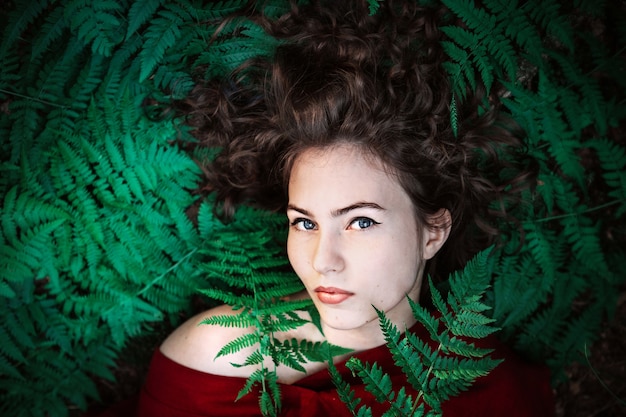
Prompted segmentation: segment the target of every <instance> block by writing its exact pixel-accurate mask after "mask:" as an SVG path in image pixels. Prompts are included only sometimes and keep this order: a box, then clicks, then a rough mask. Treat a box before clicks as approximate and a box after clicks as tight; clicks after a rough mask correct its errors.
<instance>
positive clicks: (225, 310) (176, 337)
mask: <svg viewBox="0 0 626 417" xmlns="http://www.w3.org/2000/svg"><path fill="white" fill-rule="evenodd" d="M235 315H238V312H237V311H235V310H233V309H232V307H230V306H227V305H223V306H219V307H215V308H213V309H211V310H208V311H205V312H203V313H200V314H198V315H196V316H194V317H192V318H190V319H189V320H187V321H186V322H185V323H183V324H182V325H181V326H180V327H178V328H177V329H176V330H175V331H174V332H172V334H170V335H169V336H168V338H167V339H165V341H164V342H163V344H162V345H161V352H162V353H163V354H164V355H165V356H167V357H168V358H170V359H172V360H173V361H175V362H178V363H180V364H181V365H184V366H186V367H188V368H192V369H196V370H198V371H202V372H206V373H210V374H214V375H224V376H236V377H247V376H249V374H250V370H249V369H247V367H246V368H236V367H234V366H232V363H242V362H244V361H245V359H246V357H247V356H248V355H249V354H250V353H251V352H248V350H249V349H243V350H241V351H238V352H236V353H233V354H229V355H224V356H220V357H219V358H218V357H217V354H218V352H219V351H220V350H221V349H222V347H224V346H225V345H226V344H227V343H228V342H230V341H232V340H234V339H236V338H238V337H240V336H243V335H245V334H249V333H252V332H254V328H239V327H224V326H216V325H209V324H202V321H203V320H205V319H207V318H210V317H215V316H235Z"/></svg>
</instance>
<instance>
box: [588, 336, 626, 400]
mask: <svg viewBox="0 0 626 417" xmlns="http://www.w3.org/2000/svg"><path fill="white" fill-rule="evenodd" d="M584 349H585V360H586V361H587V365H589V369H591V372H593V375H594V376H595V377H596V379H597V380H598V382H599V383H600V385H602V387H603V388H604V389H605V390H606V392H608V393H609V394H611V396H612V397H613V398H615V400H617V402H618V403H620V404H622V405H626V401H625V400H623V399H622V398H620V397H618V396H617V394H615V393H614V392H613V390H611V388H609V387H608V386H607V385H606V383H605V382H604V381H603V380H602V378H600V375H598V372H596V369H595V368H594V367H593V365H591V361H590V360H589V351H588V350H587V344H586V343H585V346H584Z"/></svg>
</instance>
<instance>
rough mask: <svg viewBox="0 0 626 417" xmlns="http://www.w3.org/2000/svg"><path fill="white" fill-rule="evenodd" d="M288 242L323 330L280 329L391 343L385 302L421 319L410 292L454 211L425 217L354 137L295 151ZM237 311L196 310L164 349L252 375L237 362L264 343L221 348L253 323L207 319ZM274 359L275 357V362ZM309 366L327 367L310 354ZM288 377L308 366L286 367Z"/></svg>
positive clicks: (362, 346)
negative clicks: (225, 351)
mask: <svg viewBox="0 0 626 417" xmlns="http://www.w3.org/2000/svg"><path fill="white" fill-rule="evenodd" d="M287 217H288V219H289V237H288V243H287V251H288V255H289V260H290V262H291V265H292V266H293V268H294V270H295V272H296V274H297V275H298V276H299V277H300V279H301V280H302V282H303V284H304V286H305V288H306V294H302V295H300V296H302V297H307V296H308V297H311V299H312V300H313V303H314V304H315V306H316V308H317V310H318V311H319V313H320V317H321V323H322V329H323V331H324V334H323V335H322V334H321V333H320V332H319V330H318V329H317V328H316V327H315V326H314V325H312V324H309V325H305V326H302V327H299V328H298V329H296V330H294V331H291V332H288V333H285V334H278V335H276V336H277V337H278V338H279V339H291V338H297V339H307V340H311V341H321V340H327V341H328V342H330V343H332V344H335V345H339V346H343V347H347V348H351V349H354V350H366V349H371V348H374V347H376V346H380V345H382V344H383V343H384V338H383V335H382V332H381V330H380V327H379V322H378V318H377V315H376V312H375V310H374V308H373V307H372V306H375V307H376V308H378V309H379V310H383V311H385V313H386V314H387V317H388V318H389V319H391V320H392V322H393V323H394V324H396V325H397V326H398V327H399V328H400V329H404V328H408V327H411V326H412V325H413V324H414V323H415V319H414V317H413V314H412V312H411V309H410V306H409V303H408V301H407V299H406V297H407V295H408V296H409V297H411V299H413V300H416V301H417V300H418V299H419V292H420V287H421V283H422V274H423V270H424V264H425V262H426V260H427V259H430V258H432V257H433V256H434V255H435V254H436V253H437V251H438V250H439V249H440V248H441V246H442V245H443V243H444V242H445V240H446V239H447V237H448V233H449V219H450V217H449V213H448V212H447V211H442V215H440V216H437V221H441V225H442V226H441V227H425V226H422V225H418V223H417V221H416V218H415V214H414V207H413V203H412V201H411V200H410V198H409V196H408V195H407V194H406V192H405V191H404V190H403V189H402V187H401V186H400V184H399V183H398V181H397V180H396V179H395V177H394V176H393V175H391V174H389V173H388V172H387V170H385V169H384V167H383V166H382V164H381V163H380V162H379V161H377V160H376V159H375V158H372V157H365V156H364V154H363V153H362V151H361V150H359V149H358V148H356V147H355V146H354V145H348V144H345V145H344V144H342V145H335V146H332V147H330V148H325V149H309V150H306V151H304V152H303V153H302V154H301V155H299V156H298V157H297V158H296V160H295V161H294V164H293V168H292V171H291V175H290V179H289V204H288V209H287ZM232 314H237V312H233V310H232V309H231V308H230V307H229V306H221V307H217V308H214V309H212V310H209V311H208V312H205V313H202V314H200V315H197V316H195V317H193V318H192V319H190V320H189V321H187V322H186V323H185V324H183V325H182V326H181V327H179V328H178V329H177V330H176V331H174V333H172V334H171V335H170V336H169V337H168V338H167V339H166V340H165V342H164V343H163V345H162V346H161V351H162V352H163V354H165V355H166V356H168V357H169V358H171V359H172V360H174V361H176V362H178V363H180V364H182V365H185V366H187V367H190V368H193V369H197V370H200V371H203V372H207V373H211V374H216V375H226V376H236V377H247V376H249V375H250V374H251V373H252V372H254V370H255V369H256V368H254V367H252V366H249V367H243V368H235V367H233V366H232V365H231V363H233V362H234V363H242V362H243V361H244V360H245V358H246V357H247V356H248V355H249V354H250V353H251V352H253V351H254V350H255V347H252V348H249V349H244V350H242V351H239V352H236V353H234V354H231V355H228V356H223V357H220V358H217V359H216V358H215V356H216V354H217V352H218V351H219V350H220V349H221V348H222V347H223V346H224V345H225V344H226V343H228V342H229V341H231V340H233V339H234V338H236V337H239V336H241V335H243V334H245V333H249V332H251V331H252V329H241V328H226V327H221V326H212V325H199V323H200V322H201V321H202V320H203V319H205V318H207V317H211V316H216V315H232ZM267 365H268V366H269V365H270V362H268V364H267ZM304 366H305V369H307V372H309V373H310V372H315V371H318V370H320V369H322V368H324V365H323V364H320V363H307V364H304ZM277 373H278V378H279V381H280V382H283V383H293V382H295V381H297V380H298V379H300V378H302V377H304V376H305V375H304V374H302V373H301V372H298V371H295V370H293V369H290V368H287V367H283V366H281V367H279V368H278V369H277Z"/></svg>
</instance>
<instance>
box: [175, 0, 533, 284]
mask: <svg viewBox="0 0 626 417" xmlns="http://www.w3.org/2000/svg"><path fill="white" fill-rule="evenodd" d="M443 16H445V9H443V8H442V7H421V6H418V5H417V4H416V2H413V1H387V2H384V3H382V4H381V9H380V10H379V11H378V12H377V13H376V14H375V15H373V16H371V15H370V13H369V10H368V5H367V2H366V1H365V0H363V1H356V2H343V1H337V0H332V1H322V0H319V1H313V2H312V4H310V5H309V6H306V7H296V6H295V5H292V10H291V11H290V12H289V13H288V14H286V15H284V16H282V17H280V18H279V19H275V20H271V19H267V18H265V17H264V16H262V15H261V14H259V13H253V12H251V14H250V15H249V16H248V18H250V19H252V20H254V21H255V22H256V23H258V24H259V25H261V26H262V27H263V28H264V29H265V30H266V31H267V32H268V33H269V34H270V35H272V36H274V37H276V38H279V39H281V40H283V41H284V43H282V44H281V45H280V46H279V47H278V48H277V50H276V52H275V55H274V56H273V57H272V58H271V59H256V60H252V61H250V62H247V63H246V64H245V65H244V66H242V67H241V68H239V69H238V70H237V71H236V72H235V73H234V74H232V76H231V77H229V78H227V79H222V80H210V81H207V82H203V83H200V84H198V86H197V87H196V88H195V89H194V90H193V92H192V94H191V95H190V96H189V97H188V98H187V99H186V100H185V102H184V103H183V106H182V107H181V108H182V109H183V111H184V113H185V115H186V118H187V122H188V123H189V124H190V125H192V126H193V127H194V128H195V135H196V137H197V138H198V139H199V146H209V147H217V148H219V149H221V151H220V152H219V154H218V155H217V157H216V158H215V159H214V160H213V161H212V162H211V163H208V164H206V166H204V171H205V173H206V182H205V183H204V185H203V187H202V189H203V190H204V191H207V192H214V193H216V195H217V200H218V201H219V202H220V210H221V213H222V214H223V215H224V216H225V217H229V216H230V215H232V213H233V212H234V209H235V207H236V206H237V205H238V204H241V203H247V204H255V205H258V206H261V207H263V208H267V209H270V210H284V208H285V205H286V203H287V196H286V184H287V181H288V179H289V174H290V169H291V165H292V163H293V161H294V159H295V157H297V156H298V155H299V154H300V153H301V152H302V151H304V150H306V149H310V148H323V147H328V146H331V145H334V144H337V143H349V144H355V145H357V146H359V147H360V148H361V149H362V150H363V151H364V152H365V153H366V154H367V155H370V156H373V157H376V158H379V160H381V161H382V162H383V165H384V166H385V167H386V168H387V169H388V170H389V172H390V173H392V174H394V175H396V176H397V178H398V181H399V182H400V184H401V185H402V187H403V188H404V190H405V191H406V192H407V194H408V195H409V196H410V198H411V199H412V201H413V203H414V206H415V213H416V217H417V219H418V224H422V225H430V223H431V220H432V218H433V216H434V215H435V214H436V213H437V212H439V211H440V209H442V208H445V209H447V210H449V212H450V214H451V218H452V224H451V232H450V237H449V239H448V242H447V243H446V245H445V246H444V248H443V249H442V251H441V252H440V254H439V255H438V256H437V257H436V258H435V259H437V261H436V262H437V265H435V262H431V263H430V267H429V273H431V274H433V275H434V276H444V277H445V276H447V274H448V273H449V272H450V271H452V270H455V269H457V268H459V267H461V266H463V265H464V263H465V262H466V261H467V259H468V258H469V257H470V256H472V255H473V254H474V253H475V252H476V251H478V250H480V249H482V248H484V247H485V246H486V245H489V244H491V243H492V242H493V240H494V238H495V237H496V236H497V235H498V232H499V229H498V227H497V225H498V224H499V222H498V219H499V218H506V217H507V211H506V207H507V206H509V205H510V203H511V201H515V199H516V196H517V194H518V192H519V190H520V189H521V188H522V186H523V185H524V184H528V183H529V181H528V180H529V178H530V177H531V174H532V172H531V170H529V169H526V168H525V166H526V164H525V162H524V157H523V152H522V144H521V141H520V139H519V136H520V132H519V131H517V129H516V127H515V126H516V125H515V124H514V123H513V122H512V121H511V120H507V118H506V116H505V115H504V114H503V113H501V112H499V109H498V104H497V103H498V97H497V95H496V94H495V93H491V94H490V95H486V94H485V92H484V88H481V87H480V86H478V87H477V88H476V89H474V90H473V91H468V92H467V94H466V97H464V98H463V100H462V102H461V100H459V98H458V97H457V98H456V99H457V102H459V105H458V106H457V108H456V109H455V110H456V112H457V114H458V131H457V132H456V134H455V132H454V131H453V127H452V122H451V103H452V99H453V93H452V88H451V85H450V81H449V76H448V74H447V73H446V71H445V69H444V65H443V64H444V62H445V59H446V55H445V53H444V51H443V48H442V43H441V42H442V40H443V36H444V35H443V33H442V32H441V31H440V30H439V26H440V25H441V22H442V19H443ZM494 91H495V90H494Z"/></svg>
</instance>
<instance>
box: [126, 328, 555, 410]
mask: <svg viewBox="0 0 626 417" xmlns="http://www.w3.org/2000/svg"><path fill="white" fill-rule="evenodd" d="M419 327H421V326H419ZM411 330H412V331H414V332H417V333H421V334H419V335H420V336H421V337H422V338H423V339H424V340H426V337H425V336H427V334H426V332H425V330H421V331H420V330H419V328H418V326H414V328H413V329H411ZM478 344H480V346H481V347H491V348H494V349H495V351H494V353H492V357H493V358H503V359H504V362H503V363H501V364H500V365H498V366H497V367H496V368H495V369H494V370H493V371H491V373H489V375H487V376H485V377H482V378H479V379H477V380H476V382H475V383H474V385H473V386H472V387H471V388H470V389H469V390H468V391H465V392H463V393H461V394H460V395H458V396H456V397H454V398H451V399H450V400H448V401H446V402H445V403H444V404H443V415H444V416H464V417H472V416H476V417H478V416H493V417H500V416H507V417H530V416H532V417H542V416H546V417H547V416H554V414H555V412H554V399H553V393H552V389H551V387H550V382H549V379H550V378H549V377H550V375H549V371H548V369H547V368H546V367H544V366H540V365H535V364H531V363H528V362H525V361H523V360H522V359H521V358H520V357H519V356H517V355H516V354H514V353H513V352H512V351H511V350H510V349H508V348H507V347H506V346H504V345H503V344H501V343H500V342H498V341H497V340H496V339H495V338H487V339H483V340H481V341H479V343H478ZM355 356H356V357H358V358H359V359H361V360H362V361H364V362H369V363H370V364H371V363H373V362H377V363H378V364H379V365H380V366H382V367H383V369H385V371H386V372H388V373H389V374H390V376H391V378H392V381H393V385H394V387H395V388H396V389H398V388H399V387H400V386H402V384H405V383H406V380H405V377H404V375H403V374H402V372H401V370H400V369H399V368H398V367H396V366H395V365H394V363H393V359H392V357H391V354H390V352H389V350H388V349H387V348H386V347H385V346H381V347H377V348H374V349H370V350H367V351H363V352H360V353H357V354H356V355H355ZM337 369H338V370H339V372H340V373H341V375H342V376H343V378H344V380H347V381H348V382H350V384H351V385H352V389H354V390H355V392H356V395H357V396H358V397H360V398H362V402H361V404H362V403H366V404H367V405H369V406H370V407H372V409H373V415H374V416H379V415H381V414H382V413H384V411H385V410H386V409H387V407H386V406H385V405H380V404H378V403H377V402H376V401H375V400H374V398H373V397H372V396H371V395H370V394H368V393H367V392H366V391H365V388H364V386H363V385H362V384H359V381H360V380H357V379H355V378H353V377H352V374H351V372H350V370H348V369H347V368H346V367H345V364H344V363H339V364H338V365H337ZM243 384H244V379H242V378H235V377H225V376H217V375H211V374H207V373H204V372H200V371H196V370H193V369H190V368H187V367H185V366H182V365H180V364H178V363H176V362H174V361H172V360H171V359H169V358H167V357H166V356H164V355H163V354H162V353H161V352H160V351H158V350H157V351H156V352H155V353H154V356H153V359H152V364H151V367H150V371H149V373H148V376H147V379H146V383H145V385H144V387H143V389H142V391H141V395H140V398H139V401H138V404H137V414H136V415H137V417H166V416H167V417H200V416H212V417H220V416H237V417H243V416H260V415H261V413H260V411H259V405H258V397H257V395H254V394H249V395H247V396H245V397H243V398H241V399H240V400H238V401H237V402H235V398H236V396H237V393H238V392H239V390H240V389H241V388H242V387H243ZM281 390H282V404H283V408H282V413H281V416H282V415H284V416H293V417H313V416H324V417H330V416H339V417H342V416H350V415H351V414H350V413H349V411H348V409H347V408H346V407H345V405H344V404H343V403H342V402H341V400H339V398H338V395H337V393H336V390H335V387H334V385H333V383H332V382H331V380H330V377H329V374H328V371H326V370H324V371H320V372H316V373H314V374H311V375H309V376H307V377H305V378H303V379H301V380H299V381H297V382H296V383H294V384H292V385H281Z"/></svg>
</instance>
